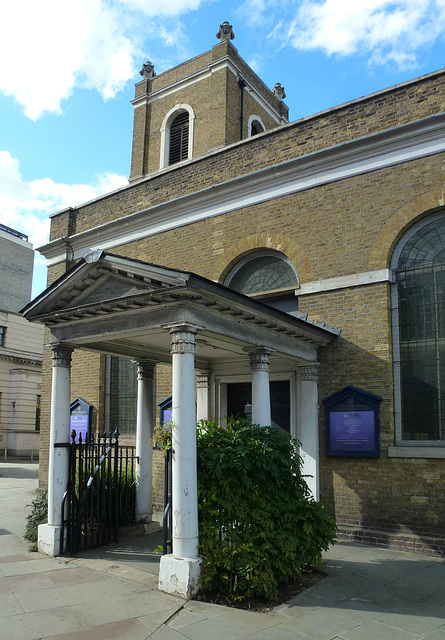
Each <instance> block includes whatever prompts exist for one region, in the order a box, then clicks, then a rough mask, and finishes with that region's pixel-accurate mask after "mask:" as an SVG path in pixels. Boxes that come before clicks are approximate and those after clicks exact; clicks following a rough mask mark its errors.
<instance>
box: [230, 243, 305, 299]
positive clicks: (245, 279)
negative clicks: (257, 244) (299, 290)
mask: <svg viewBox="0 0 445 640" xmlns="http://www.w3.org/2000/svg"><path fill="white" fill-rule="evenodd" d="M224 284H225V285H226V286H228V287H230V288H231V289H234V290H235V291H239V292H240V293H244V294H246V295H252V294H259V293H261V292H266V291H276V290H280V289H288V288H292V287H296V286H298V279H297V274H296V272H295V269H294V268H293V266H292V263H291V262H290V260H288V258H286V256H285V255H283V254H281V253H279V252H275V251H257V252H255V253H252V254H249V255H247V256H245V257H244V258H243V259H241V260H240V261H239V262H238V263H237V264H236V265H235V267H234V268H233V269H232V270H231V271H230V273H229V275H228V276H227V278H226V280H225V283H224Z"/></svg>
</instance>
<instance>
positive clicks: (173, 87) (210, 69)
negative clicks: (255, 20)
mask: <svg viewBox="0 0 445 640" xmlns="http://www.w3.org/2000/svg"><path fill="white" fill-rule="evenodd" d="M225 68H227V69H228V70H229V71H231V72H232V73H233V74H234V75H235V76H236V77H238V76H242V78H243V80H244V81H245V82H246V85H247V89H248V91H249V93H250V95H251V96H252V98H254V99H255V101H256V102H257V103H258V104H259V105H260V106H261V107H262V108H263V109H264V110H265V111H267V113H268V114H269V115H270V117H271V118H273V119H274V120H275V122H276V123H277V124H278V125H280V124H288V123H289V120H288V119H287V118H285V117H284V116H283V115H281V114H280V113H279V112H278V111H276V110H275V109H274V108H273V107H272V106H271V105H270V104H269V103H268V102H267V101H266V100H265V99H264V98H263V97H262V96H261V94H260V93H258V91H257V90H256V89H255V87H254V86H253V85H252V84H250V82H249V81H248V80H247V79H246V78H245V77H244V74H243V71H242V69H241V67H239V66H238V65H236V64H235V63H234V62H233V60H231V59H230V58H229V56H225V57H224V58H220V59H219V60H216V61H215V62H213V63H211V64H209V65H207V66H206V67H205V68H204V69H200V70H199V71H196V72H195V73H191V74H190V75H188V76H186V77H185V78H181V79H180V80H177V81H176V82H172V83H171V84H169V85H167V86H166V87H162V88H161V89H157V90H156V91H153V92H152V93H150V94H144V95H142V96H140V97H138V98H135V99H134V100H132V102H131V104H132V105H133V106H134V108H135V109H137V108H138V107H141V106H143V105H148V104H152V103H153V102H156V100H160V99H161V98H165V97H167V96H169V95H171V94H173V93H176V92H177V91H182V90H184V89H187V88H188V87H191V86H192V85H194V84H195V83H197V82H201V81H202V80H207V79H208V78H210V76H211V75H212V73H216V72H217V71H220V70H221V69H225ZM259 82H262V80H260V79H259ZM263 84H264V83H263ZM264 87H265V88H266V89H268V87H267V86H266V85H264ZM271 93H272V92H271Z"/></svg>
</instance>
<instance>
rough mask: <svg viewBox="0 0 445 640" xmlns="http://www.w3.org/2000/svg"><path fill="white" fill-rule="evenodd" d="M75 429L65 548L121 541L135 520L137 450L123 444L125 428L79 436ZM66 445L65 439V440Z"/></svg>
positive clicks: (65, 510) (63, 535) (63, 533)
mask: <svg viewBox="0 0 445 640" xmlns="http://www.w3.org/2000/svg"><path fill="white" fill-rule="evenodd" d="M76 438H77V434H76V432H75V431H73V432H72V434H71V439H72V441H71V443H69V444H67V445H64V446H67V447H68V448H69V477H68V487H67V490H66V492H65V494H64V496H63V501H62V530H61V544H60V554H61V555H62V554H63V553H64V552H69V553H73V552H75V551H79V550H82V549H91V548H93V547H98V546H101V545H104V544H109V543H110V542H117V539H118V530H119V527H120V526H129V525H131V524H133V523H134V522H135V506H136V480H135V466H136V460H137V459H136V456H135V453H134V447H129V446H124V447H121V446H119V432H118V430H116V431H115V432H114V434H113V435H112V436H111V435H110V436H106V435H98V436H96V438H87V439H86V440H82V436H81V435H79V437H78V439H77V440H76ZM59 446H60V445H59Z"/></svg>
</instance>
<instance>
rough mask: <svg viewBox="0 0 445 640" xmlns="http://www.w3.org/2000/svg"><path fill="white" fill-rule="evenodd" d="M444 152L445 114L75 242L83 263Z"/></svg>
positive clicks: (52, 253) (48, 253) (58, 250)
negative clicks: (100, 253) (98, 252)
mask: <svg viewBox="0 0 445 640" xmlns="http://www.w3.org/2000/svg"><path fill="white" fill-rule="evenodd" d="M246 142H248V141H245V143H246ZM238 144H240V143H238ZM442 152H445V114H440V115H436V116H431V117H429V118H426V119H425V120H421V121H419V122H415V123H410V124H408V125H403V126H401V127H397V128H395V129H391V130H389V131H385V132H382V133H377V134H373V135H371V136H367V137H366V138H361V139H359V140H354V141H352V142H347V143H344V144H341V145H338V146H336V147H332V148H330V149H323V150H322V151H317V152H314V153H311V154H308V155H305V156H302V157H299V158H296V159H294V160H290V161H288V162H284V163H282V164H279V165H277V166H273V167H269V168H267V169H262V170H260V171H256V172H254V173H252V174H249V175H247V176H241V177H239V178H235V179H234V180H230V181H228V182H225V183H222V184H219V185H216V186H213V187H209V188H207V189H204V190H202V191H198V192H194V193H191V194H189V195H186V196H183V197H180V198H177V199H176V200H171V201H169V202H165V203H162V204H159V205H157V206H155V207H151V208H150V209H145V210H142V211H138V212H136V213H133V214H130V215H128V216H125V217H123V218H120V219H118V220H114V221H112V222H109V223H106V224H103V225H101V226H98V227H95V228H93V229H90V230H88V231H84V232H82V233H79V234H76V235H74V236H72V237H71V238H70V243H71V246H72V247H73V249H74V258H75V259H78V258H81V257H83V256H85V255H86V254H87V253H89V252H90V251H91V250H92V249H97V248H100V249H103V250H111V249H112V248H113V247H117V246H120V245H122V244H127V243H129V242H134V241H136V240H140V239H142V238H146V237H149V236H152V235H156V234H158V233H161V232H163V231H168V230H171V229H177V228H179V227H181V226H184V225H188V224H192V223H194V222H198V221H200V220H206V219H210V218H212V217H216V216H219V215H223V214H224V213H229V212H230V211H236V210H238V209H241V208H245V207H248V206H254V205H257V204H259V203H261V202H267V201H269V200H272V199H274V198H280V197H283V196H287V195H290V194H293V193H298V192H300V191H304V190H306V189H311V188H314V187H317V186H320V185H324V184H329V183H332V182H334V181H337V180H344V179H346V178H350V177H353V176H357V175H361V174H364V173H368V172H370V171H376V170H378V169H383V168H386V167H390V166H393V165H397V164H401V163H404V162H408V161H412V160H416V159H419V158H423V157H425V156H429V155H432V154H436V153H442ZM217 153H224V150H223V151H218V152H217ZM150 179H155V178H148V179H147V181H146V182H147V188H149V181H150ZM138 184H140V183H138ZM126 188H127V189H131V188H132V186H131V185H130V186H129V187H126ZM120 192H122V190H120ZM104 197H108V196H104ZM39 252H40V253H42V254H43V255H44V256H45V257H46V258H47V259H48V265H52V264H57V263H58V262H61V261H63V260H65V245H64V243H63V241H62V240H61V239H58V240H55V241H53V242H50V243H49V244H47V245H44V246H43V247H40V248H39Z"/></svg>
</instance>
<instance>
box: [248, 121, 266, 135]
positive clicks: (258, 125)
mask: <svg viewBox="0 0 445 640" xmlns="http://www.w3.org/2000/svg"><path fill="white" fill-rule="evenodd" d="M247 131H248V136H249V138H251V137H252V136H256V135H258V133H263V131H266V127H265V126H264V124H263V122H262V120H261V118H260V117H259V116H250V118H249V121H248V123H247Z"/></svg>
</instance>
